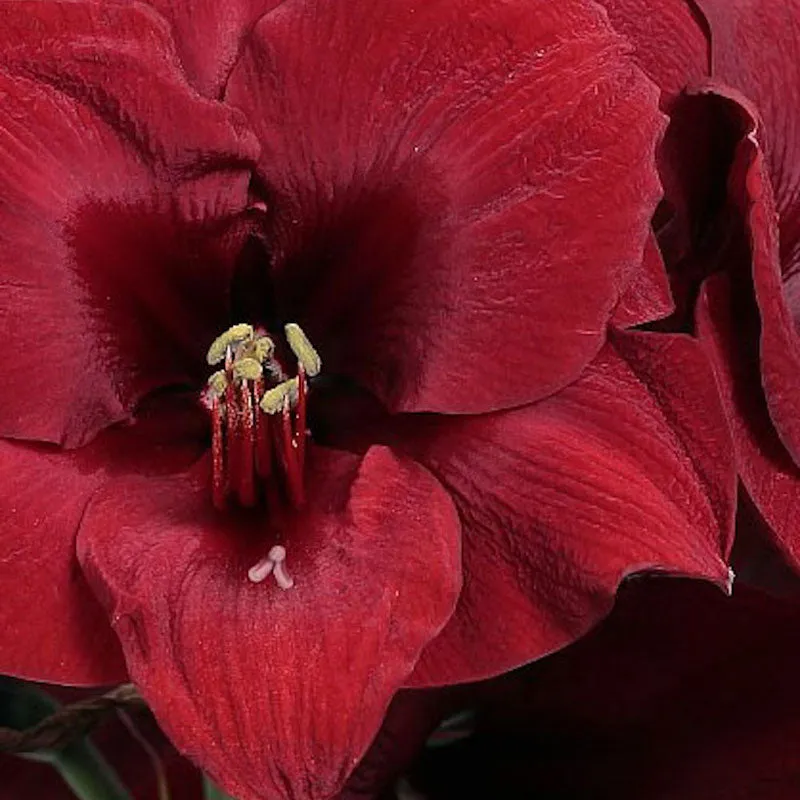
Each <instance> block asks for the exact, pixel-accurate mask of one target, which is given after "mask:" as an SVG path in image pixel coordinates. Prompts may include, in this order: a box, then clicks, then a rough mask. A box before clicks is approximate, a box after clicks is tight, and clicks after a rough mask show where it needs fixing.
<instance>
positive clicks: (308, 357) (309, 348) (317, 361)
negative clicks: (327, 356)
mask: <svg viewBox="0 0 800 800" xmlns="http://www.w3.org/2000/svg"><path fill="white" fill-rule="evenodd" d="M284 331H285V333H286V341H287V342H289V347H291V348H292V352H293V353H294V354H295V356H297V360H298V361H299V362H300V363H301V364H302V365H303V369H304V370H305V373H306V375H308V376H309V378H313V377H314V376H315V375H319V371H320V370H321V369H322V359H321V358H320V357H319V353H318V352H317V351H316V350H315V349H314V347H313V345H312V344H311V342H309V341H308V337H307V336H306V335H305V333H303V329H302V328H301V327H300V326H299V325H298V324H297V323H295V322H290V323H288V324H287V325H286V326H284Z"/></svg>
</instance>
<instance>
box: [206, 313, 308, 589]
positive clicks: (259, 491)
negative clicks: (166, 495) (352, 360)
mask: <svg viewBox="0 0 800 800" xmlns="http://www.w3.org/2000/svg"><path fill="white" fill-rule="evenodd" d="M284 332H285V336H286V343H287V344H288V347H289V349H290V350H291V352H292V354H293V355H294V358H295V359H296V374H295V375H294V376H290V375H289V374H288V373H287V368H286V365H285V364H284V363H282V362H281V360H279V358H278V357H277V355H276V347H275V341H274V340H273V338H272V337H271V336H269V335H268V333H267V332H266V331H264V330H262V329H258V328H253V326H252V325H248V324H239V325H234V326H233V327H231V328H229V329H228V330H227V331H225V332H224V333H223V334H222V335H221V336H218V337H217V338H216V339H215V340H214V342H213V343H212V344H211V347H210V348H209V350H208V355H207V360H208V363H209V365H212V366H214V365H217V364H221V365H222V368H221V369H219V370H218V371H217V372H215V373H214V374H213V375H211V377H210V378H209V379H208V383H207V385H206V388H205V389H204V390H203V394H202V400H203V405H204V406H205V407H206V408H207V409H208V412H209V414H210V416H211V431H212V437H211V441H212V445H211V449H212V464H213V466H212V478H211V493H212V499H213V503H214V506H215V507H216V508H218V509H224V508H226V507H228V506H229V504H230V503H232V502H234V503H238V504H240V505H242V506H244V507H246V508H252V507H253V506H256V505H258V504H260V503H263V504H265V505H266V507H267V508H269V509H270V510H272V511H275V512H277V511H278V510H281V509H285V508H287V507H288V508H294V509H297V508H300V507H301V506H302V505H303V502H304V493H303V471H304V464H305V455H306V439H307V437H308V429H307V424H306V415H307V398H308V388H309V387H308V379H309V378H313V377H314V376H316V375H318V374H319V372H320V369H321V367H322V362H321V360H320V357H319V355H318V354H317V352H316V350H315V349H314V348H313V347H312V345H311V343H310V342H309V341H308V338H307V337H306V335H305V334H304V333H303V330H302V329H301V328H300V326H299V325H296V324H295V323H289V324H287V325H286V326H285V327H284ZM285 557H286V553H285V550H284V548H283V547H281V546H280V545H276V546H274V547H273V548H272V549H271V550H270V552H269V554H268V556H267V557H266V558H264V559H262V560H261V561H259V562H258V563H257V564H256V565H255V566H254V567H252V568H251V569H250V571H249V572H248V577H249V578H250V580H252V581H254V582H256V583H258V582H260V581H262V580H264V579H265V578H266V577H267V576H268V575H270V573H272V574H274V576H275V579H276V581H277V583H278V585H279V586H280V587H281V588H284V589H288V588H291V586H292V580H291V578H290V577H289V576H288V574H287V573H286V571H285V569H284V568H283V561H284V559H285Z"/></svg>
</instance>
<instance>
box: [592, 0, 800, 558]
mask: <svg viewBox="0 0 800 800" xmlns="http://www.w3.org/2000/svg"><path fill="white" fill-rule="evenodd" d="M606 4H607V5H608V6H609V10H610V14H611V17H612V20H615V21H616V20H617V19H624V20H627V21H629V24H628V27H627V29H626V30H627V32H628V34H629V35H630V36H631V38H632V40H634V41H635V43H636V45H637V57H638V59H639V61H640V62H641V63H642V65H643V66H644V67H645V68H646V69H647V71H648V72H649V74H650V75H651V76H652V77H653V78H654V79H655V80H656V81H657V82H658V83H659V85H660V86H662V88H663V90H664V96H665V98H666V100H667V102H666V106H667V110H668V111H669V113H670V115H671V117H672V120H671V124H670V127H669V129H668V131H667V135H666V138H665V145H664V147H663V148H662V151H661V158H660V165H661V167H662V173H663V174H664V178H665V185H666V188H667V200H668V202H669V204H670V208H669V212H670V213H669V214H666V215H662V219H661V222H662V227H661V228H660V230H659V231H658V233H659V243H660V245H661V249H662V252H663V253H664V255H665V258H666V261H667V265H668V267H669V268H670V269H671V270H673V273H674V278H675V281H674V282H675V285H677V286H680V287H682V291H679V292H678V294H679V295H685V294H686V289H687V287H691V286H692V284H693V283H694V284H696V283H697V279H698V278H700V279H702V278H703V277H705V276H708V275H709V273H718V274H715V275H714V276H713V277H711V278H709V279H708V281H707V282H705V284H704V285H703V288H702V292H700V294H699V303H698V304H697V307H696V314H697V333H698V335H699V337H700V339H701V341H702V342H703V344H704V346H705V348H706V350H707V352H708V353H709V355H710V357H711V359H712V361H713V362H714V366H715V372H716V373H717V377H718V380H719V383H720V388H721V391H722V395H723V398H724V401H725V406H726V410H727V413H728V415H729V418H730V420H731V425H732V428H733V430H734V440H735V443H736V448H737V455H738V462H739V470H740V474H741V477H742V481H743V483H744V485H745V487H746V489H747V491H748V493H749V494H750V496H751V497H752V498H753V500H754V502H755V505H756V507H757V509H758V511H759V512H760V514H761V515H762V516H763V518H764V521H765V522H766V529H767V530H768V531H769V532H770V533H771V536H772V539H773V541H775V542H776V543H777V544H778V546H779V547H780V549H781V551H782V552H783V553H784V554H785V555H786V556H787V557H788V559H789V560H790V562H791V563H792V564H793V565H794V566H795V568H797V567H798V566H800V538H798V527H797V525H796V524H795V521H794V520H795V517H796V512H797V502H798V497H800V466H798V465H800V461H799V460H798V459H799V458H800V399H798V393H797V391H796V388H795V385H796V379H797V375H798V371H799V370H800V339H798V332H797V324H798V322H797V320H798V314H800V311H798V308H800V307H798V299H797V298H798V292H797V285H796V282H797V276H798V268H799V267H800V195H799V194H798V174H799V172H798V171H799V170H800V135H798V130H799V128H798V123H800V117H799V116H798V114H800V111H798V108H799V107H800V104H798V92H799V91H800V90H798V86H800V80H799V78H798V67H797V63H798V58H797V55H798V47H797V42H798V37H797V34H798V20H800V4H798V3H797V2H795V1H794V0H780V1H779V2H766V3H749V2H739V1H738V0H737V1H736V2H718V1H717V0H699V2H697V3H685V2H682V0H663V2H659V3H658V4H657V5H656V6H655V7H654V10H653V13H652V14H649V15H648V16H647V20H648V22H647V23H645V22H644V18H643V16H642V15H641V14H635V13H632V12H633V11H634V10H635V8H634V7H635V6H636V5H637V4H636V3H633V2H630V1H629V0H613V1H612V0H609V2H608V3H606ZM651 19H655V20H656V22H655V23H654V24H653V25H651V24H650V22H649V20H651ZM681 90H686V91H685V93H684V94H683V95H682V96H681V95H680V94H679V92H680V91H681ZM684 299H685V300H687V308H688V307H690V306H691V305H692V304H693V303H694V300H695V299H697V294H696V293H695V294H694V295H692V294H691V289H689V293H688V296H686V297H685V298H684Z"/></svg>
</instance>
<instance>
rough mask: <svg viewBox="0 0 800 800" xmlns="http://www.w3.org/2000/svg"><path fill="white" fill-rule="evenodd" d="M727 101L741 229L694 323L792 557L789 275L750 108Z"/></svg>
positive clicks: (795, 345)
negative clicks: (733, 122) (736, 119)
mask: <svg viewBox="0 0 800 800" xmlns="http://www.w3.org/2000/svg"><path fill="white" fill-rule="evenodd" d="M730 101H731V102H734V103H736V107H737V108H738V109H739V112H740V114H741V115H742V117H743V120H744V125H745V133H746V135H745V136H744V138H742V140H741V141H740V144H739V146H738V148H737V152H736V158H735V161H734V165H733V167H732V170H731V179H730V185H729V194H730V200H731V203H732V205H733V206H734V207H736V208H737V209H738V211H739V214H740V221H741V230H740V231H738V233H737V235H736V236H734V237H733V238H732V239H731V243H730V245H729V247H728V248H727V250H726V252H725V257H724V262H725V263H724V264H723V266H724V267H725V268H726V271H727V274H726V275H724V276H719V277H717V276H715V277H713V278H712V279H709V281H708V282H707V283H706V285H705V287H704V291H703V293H702V294H701V297H700V301H699V302H698V306H697V332H698V335H699V337H700V340H701V342H702V343H703V346H704V347H705V349H706V350H707V352H708V354H709V357H710V358H711V360H712V362H713V364H714V369H715V372H716V375H717V380H718V382H719V384H720V388H721V394H722V397H723V400H724V403H725V407H726V410H727V413H728V416H729V419H730V421H731V425H732V428H733V430H734V441H735V444H736V447H737V461H738V463H739V471H740V474H741V477H742V480H743V482H744V484H745V486H746V487H747V490H748V492H749V493H750V495H751V496H752V498H753V500H754V502H755V504H756V506H757V508H758V510H759V511H760V513H761V515H762V516H763V517H764V520H765V521H766V522H767V524H768V525H769V526H770V527H771V528H772V530H773V532H774V536H775V537H776V541H777V543H778V545H779V546H780V547H781V549H782V550H783V551H784V553H786V554H787V555H788V556H789V558H790V559H791V560H792V561H793V563H795V564H798V563H800V562H799V561H798V558H800V540H798V534H797V530H796V525H795V524H794V516H795V513H794V509H795V505H796V500H797V497H798V488H799V487H800V483H799V481H800V471H798V466H797V463H798V454H800V400H798V394H797V376H798V375H799V374H800V341H799V340H798V336H797V331H796V328H795V324H794V320H793V318H792V311H791V308H790V302H791V287H792V286H793V280H792V279H791V277H789V278H788V279H787V280H785V281H784V282H782V280H781V267H780V262H779V254H778V215H777V213H776V209H775V200H774V195H773V190H772V183H771V180H770V176H769V172H768V165H767V162H766V159H765V156H764V154H763V152H762V150H761V148H760V146H759V143H758V139H757V136H758V128H757V123H756V120H755V118H754V114H755V111H754V109H753V108H752V106H751V105H750V104H749V103H748V102H747V101H746V100H744V99H743V98H741V97H740V96H736V95H734V94H731V97H730Z"/></svg>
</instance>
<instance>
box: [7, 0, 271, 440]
mask: <svg viewBox="0 0 800 800" xmlns="http://www.w3.org/2000/svg"><path fill="white" fill-rule="evenodd" d="M0 96H2V98H3V102H2V105H1V106H0V196H1V197H2V199H3V202H2V205H0V261H2V263H3V271H2V277H0V289H1V290H2V292H1V296H2V299H0V337H1V338H2V341H3V356H2V361H0V364H2V370H3V376H4V382H3V386H4V388H3V390H2V391H0V435H3V436H7V437H8V436H10V437H15V438H25V439H35V440H42V441H48V442H55V443H60V444H64V445H66V446H77V445H80V444H83V443H85V442H86V441H88V440H89V439H91V437H92V436H94V435H95V434H96V433H97V432H98V431H99V430H101V429H102V428H104V427H106V426H107V425H109V424H111V423H113V422H116V421H119V420H121V419H125V418H127V417H128V415H129V412H130V409H131V408H132V407H133V405H134V404H135V402H136V401H137V400H138V399H139V398H140V397H141V396H142V395H143V394H144V393H146V392H147V391H149V390H150V389H153V388H155V387H158V386H161V385H163V384H165V383H170V382H175V381H185V380H187V379H188V378H191V377H194V376H193V374H192V369H193V367H195V366H196V365H197V363H198V356H201V355H202V352H203V348H204V347H205V346H206V345H207V342H208V341H209V340H210V339H211V338H213V336H214V335H215V333H216V330H217V329H218V327H219V326H221V325H223V324H224V323H225V321H226V308H225V300H224V298H225V296H226V292H227V286H228V282H229V279H230V271H231V267H232V260H233V256H234V253H235V249H234V248H231V247H228V246H227V244H226V236H225V234H226V232H229V231H228V229H229V227H230V225H231V221H232V219H233V218H234V216H235V215H236V214H238V213H239V212H240V211H241V210H242V209H243V208H244V207H245V205H246V203H247V187H248V180H249V171H248V167H249V164H250V163H251V160H252V159H253V158H254V156H255V155H256V154H257V151H258V148H257V143H256V142H255V140H254V139H253V138H252V136H250V134H248V133H247V131H246V130H245V128H244V122H243V119H242V117H241V115H240V114H239V113H238V112H236V111H234V110H231V109H229V108H225V107H223V106H222V105H220V104H216V103H212V102H210V101H206V100H203V99H201V98H199V97H198V96H197V95H196V94H195V93H194V92H193V91H192V90H191V89H190V87H189V86H188V84H186V82H185V80H184V79H183V77H182V74H181V72H180V69H179V67H178V64H177V60H176V57H175V54H174V50H173V45H172V42H171V40H170V38H169V31H168V29H167V26H166V24H165V23H164V21H163V20H161V19H160V18H159V17H158V16H157V15H156V14H154V13H153V12H152V11H151V10H150V9H148V8H147V7H145V6H140V5H138V4H126V5H118V4H113V3H109V4H100V3H87V2H58V1H57V0H46V1H45V2H19V3H3V4H0Z"/></svg>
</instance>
